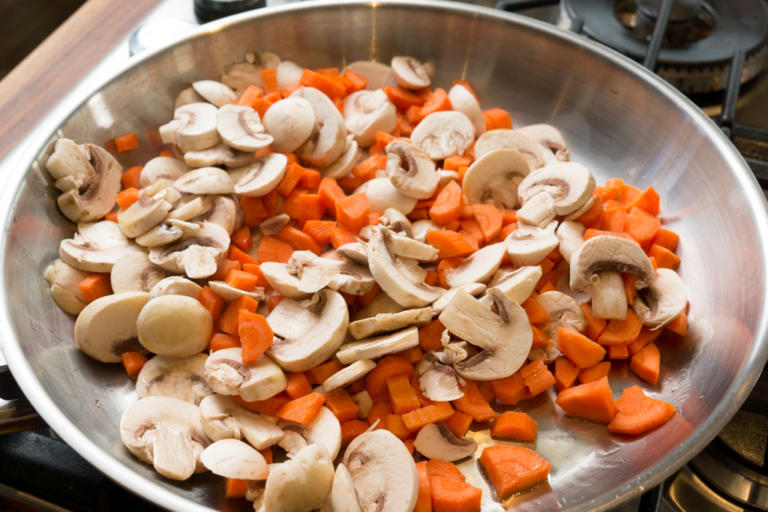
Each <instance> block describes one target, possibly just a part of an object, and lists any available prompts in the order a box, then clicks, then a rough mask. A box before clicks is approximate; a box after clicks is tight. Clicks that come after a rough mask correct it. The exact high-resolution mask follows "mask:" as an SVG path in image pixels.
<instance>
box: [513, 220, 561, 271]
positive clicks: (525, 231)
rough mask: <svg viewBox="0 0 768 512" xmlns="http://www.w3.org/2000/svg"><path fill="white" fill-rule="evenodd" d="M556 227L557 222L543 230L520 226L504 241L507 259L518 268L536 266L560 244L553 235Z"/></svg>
mask: <svg viewBox="0 0 768 512" xmlns="http://www.w3.org/2000/svg"><path fill="white" fill-rule="evenodd" d="M556 227H557V222H552V223H550V224H549V225H548V226H547V227H546V228H544V229H542V228H537V227H534V226H528V225H525V224H521V225H520V227H519V228H518V229H516V230H515V231H513V232H511V233H510V234H509V236H507V238H505V239H504V243H505V244H507V254H509V259H510V260H512V263H514V264H515V265H519V266H522V265H536V264H538V263H539V262H540V261H541V260H543V259H544V258H546V257H547V254H549V253H550V252H552V251H553V250H554V249H555V247H557V244H558V243H560V240H559V239H558V238H557V235H555V229H556Z"/></svg>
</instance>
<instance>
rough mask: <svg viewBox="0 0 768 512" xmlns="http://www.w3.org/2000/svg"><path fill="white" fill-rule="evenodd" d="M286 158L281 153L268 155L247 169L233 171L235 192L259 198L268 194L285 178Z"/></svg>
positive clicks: (258, 159) (261, 157)
mask: <svg viewBox="0 0 768 512" xmlns="http://www.w3.org/2000/svg"><path fill="white" fill-rule="evenodd" d="M287 165H288V158H287V157H286V156H285V155H283V154H281V153H268V154H266V155H262V156H260V157H259V158H257V159H256V161H255V162H253V163H252V164H250V165H249V166H247V167H242V168H240V169H234V170H233V171H232V173H233V175H234V176H236V181H235V192H236V193H238V194H241V195H244V196H250V197H261V196H264V195H267V194H269V193H270V192H272V191H273V190H274V189H276V188H277V186H278V185H279V184H280V182H281V181H282V179H283V177H284V176H285V170H286V166H287Z"/></svg>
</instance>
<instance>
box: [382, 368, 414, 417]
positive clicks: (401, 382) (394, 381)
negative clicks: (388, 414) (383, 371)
mask: <svg viewBox="0 0 768 512" xmlns="http://www.w3.org/2000/svg"><path fill="white" fill-rule="evenodd" d="M387 392H388V393H389V402H390V403H391V404H392V411H394V413H395V414H405V413H406V412H409V411H412V410H414V409H418V408H419V407H421V402H420V401H419V397H418V396H417V395H416V391H415V390H414V389H413V387H412V386H411V383H410V380H409V378H408V376H407V375H405V374H399V375H393V376H391V377H389V378H388V379H387Z"/></svg>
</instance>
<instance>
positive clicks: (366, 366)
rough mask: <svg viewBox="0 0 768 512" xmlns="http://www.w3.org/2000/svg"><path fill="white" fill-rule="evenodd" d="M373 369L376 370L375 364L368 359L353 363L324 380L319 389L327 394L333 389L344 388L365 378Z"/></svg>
mask: <svg viewBox="0 0 768 512" xmlns="http://www.w3.org/2000/svg"><path fill="white" fill-rule="evenodd" d="M374 368H376V363H375V362H373V361H372V360H370V359H361V360H359V361H355V362H354V363H352V364H351V365H349V366H346V367H344V368H342V369H341V370H339V371H337V372H336V373H334V374H333V375H331V376H330V377H328V378H327V379H325V380H324V381H323V384H322V385H321V386H320V388H321V390H322V392H323V393H327V392H329V391H333V390H334V389H339V388H343V387H346V386H348V385H349V384H352V383H353V382H355V381H356V380H358V379H361V378H363V377H365V375H366V374H368V372H370V371H371V370H373V369H374Z"/></svg>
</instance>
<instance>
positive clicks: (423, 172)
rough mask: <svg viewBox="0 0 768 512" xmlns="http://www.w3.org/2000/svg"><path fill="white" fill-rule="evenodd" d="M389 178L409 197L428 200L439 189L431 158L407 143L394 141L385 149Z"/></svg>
mask: <svg viewBox="0 0 768 512" xmlns="http://www.w3.org/2000/svg"><path fill="white" fill-rule="evenodd" d="M385 151H386V155H387V176H389V179H390V181H391V182H392V185H394V186H395V188H396V189H397V190H399V191H400V192H401V193H403V194H405V195H406V196H408V197H413V198H416V199H428V198H430V197H432V195H434V193H435V190H436V189H437V182H438V175H437V170H436V169H435V163H434V162H433V161H432V160H431V159H430V158H429V156H428V155H427V154H426V153H425V152H423V151H422V150H420V149H419V148H417V147H416V146H413V145H411V144H409V143H407V142H404V141H401V140H393V141H392V142H390V143H389V144H387V147H386V149H385Z"/></svg>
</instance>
